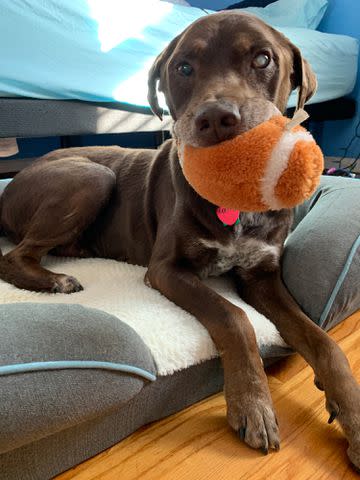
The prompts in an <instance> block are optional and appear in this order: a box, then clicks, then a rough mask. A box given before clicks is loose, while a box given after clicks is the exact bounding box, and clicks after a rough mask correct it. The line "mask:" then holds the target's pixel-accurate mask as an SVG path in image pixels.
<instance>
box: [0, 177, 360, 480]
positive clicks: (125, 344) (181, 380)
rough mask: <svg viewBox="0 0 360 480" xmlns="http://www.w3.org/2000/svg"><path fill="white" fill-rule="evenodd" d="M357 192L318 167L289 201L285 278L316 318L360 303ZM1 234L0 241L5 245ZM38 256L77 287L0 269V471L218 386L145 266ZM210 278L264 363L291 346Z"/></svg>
mask: <svg viewBox="0 0 360 480" xmlns="http://www.w3.org/2000/svg"><path fill="white" fill-rule="evenodd" d="M359 201H360V182H358V181H356V180H345V179H329V178H324V179H323V181H322V184H321V186H320V187H319V189H318V191H317V192H316V194H315V195H314V196H313V198H312V199H311V200H310V201H309V202H306V203H305V204H304V205H302V206H301V207H300V208H298V209H297V211H296V220H295V226H296V228H295V230H294V232H293V233H292V234H291V235H290V237H289V239H288V241H287V244H286V248H285V254H284V259H283V275H284V280H285V282H286V283H287V285H288V287H289V289H290V290H291V291H292V293H293V295H294V297H295V298H296V299H297V300H298V302H299V303H300V304H301V305H302V307H303V309H304V310H305V311H306V312H307V313H308V314H309V315H310V316H311V318H313V320H314V321H316V322H317V323H319V324H320V325H321V326H323V327H324V328H330V327H331V326H333V325H334V324H336V323H337V322H339V321H340V320H341V319H343V318H344V317H346V316H347V315H350V314H351V313H352V312H353V311H355V310H357V309H358V308H359V307H360V289H359V284H358V279H359V274H360V255H359V250H360V248H359V247H360V240H359V239H360V236H359V232H360V213H359V210H358V208H357V205H358V204H359ZM349 218H351V221H349ZM340 232H341V233H340ZM0 243H1V246H2V250H3V253H4V252H6V251H7V250H8V249H9V248H11V245H10V244H9V243H8V241H7V240H5V239H2V240H1V242H0ZM329 245H331V246H332V249H331V262H330V261H329V258H330V255H329V251H330V250H329ZM43 264H44V265H45V266H47V267H48V268H50V269H52V270H54V271H57V272H63V273H68V274H71V275H74V276H76V277H77V278H78V279H79V281H80V282H81V283H82V284H83V286H84V291H82V292H78V293H75V294H71V295H62V294H52V295H50V294H44V293H33V292H28V291H24V290H19V289H17V288H15V287H14V286H12V285H9V284H7V283H5V282H2V281H0V304H1V305H0V336H1V338H2V342H1V344H0V472H1V479H2V480H14V479H19V480H20V479H21V480H40V479H41V480H44V479H48V478H51V477H53V476H54V475H56V474H57V473H60V472H61V471H64V470H66V469H68V468H70V467H72V466H74V465H76V464H78V463H80V462H81V461H83V460H85V459H86V458H89V457H91V456H93V455H95V454H96V453H98V452H100V451H102V450H104V449H105V448H108V447H110V446H111V445H113V444H114V443H116V442H118V441H120V440H121V439H122V438H125V437H126V436H127V435H129V434H130V433H132V432H133V431H135V430H136V429H137V428H139V427H140V426H142V425H144V424H146V423H149V422H151V421H154V420H157V419H160V418H163V417H164V416H167V415H169V414H171V413H174V412H176V411H178V410H180V409H182V408H184V407H186V406H188V405H191V404H192V403H194V402H196V401H198V400H200V399H202V398H204V397H206V396H208V395H211V394H213V393H215V392H218V391H219V390H221V388H222V382H223V378H222V370H221V366H220V361H219V359H218V358H217V352H216V349H215V347H214V345H213V343H212V340H211V338H210V337H209V335H208V333H207V331H206V330H205V329H204V328H203V327H202V326H201V325H200V324H199V322H197V321H196V319H195V318H194V317H192V316H191V315H189V314H188V313H186V312H184V311H183V310H182V309H180V308H179V307H177V306H175V305H174V304H172V303H171V302H169V301H168V300H167V299H166V298H164V297H163V296H161V295H160V293H158V292H157V291H155V290H153V289H151V288H149V287H147V286H145V285H144V283H143V277H144V273H145V269H144V268H141V267H137V266H131V265H128V264H124V263H119V262H116V261H113V260H103V259H69V258H56V257H47V258H45V259H44V262H43ZM208 282H209V285H211V286H212V287H213V288H215V289H216V290H217V291H218V292H219V293H220V294H222V295H224V296H225V297H226V298H228V299H229V300H230V301H232V302H234V303H236V304H237V305H239V306H241V308H243V309H244V310H245V311H246V312H247V313H248V316H249V318H250V320H251V322H252V324H253V326H254V329H255V332H256V337H257V341H258V345H259V350H260V353H261V355H262V357H263V358H264V361H265V364H266V363H267V362H269V361H273V360H274V358H278V357H279V356H281V355H285V354H289V353H290V352H291V350H290V349H289V348H288V347H287V346H286V345H285V343H284V342H283V340H282V338H281V337H280V335H279V333H278V332H277V330H276V329H275V327H274V326H273V325H272V324H271V323H270V322H269V321H268V320H267V319H266V318H265V317H263V316H262V315H260V314H259V313H258V312H256V311H255V310H254V309H252V308H251V307H249V306H247V305H246V304H244V303H243V302H242V301H241V300H240V299H239V298H238V297H237V295H236V292H235V290H234V289H233V287H232V285H231V284H229V282H228V281H227V280H226V279H211V280H209V281H208ZM290 320H291V319H290ZM289 328H291V326H290V322H289Z"/></svg>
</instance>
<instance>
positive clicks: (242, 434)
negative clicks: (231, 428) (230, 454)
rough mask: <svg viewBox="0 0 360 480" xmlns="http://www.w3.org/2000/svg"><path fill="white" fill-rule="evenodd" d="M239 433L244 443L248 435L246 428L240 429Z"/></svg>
mask: <svg viewBox="0 0 360 480" xmlns="http://www.w3.org/2000/svg"><path fill="white" fill-rule="evenodd" d="M238 433H239V437H240V440H243V441H244V440H245V435H246V427H243V428H240V430H239V432H238Z"/></svg>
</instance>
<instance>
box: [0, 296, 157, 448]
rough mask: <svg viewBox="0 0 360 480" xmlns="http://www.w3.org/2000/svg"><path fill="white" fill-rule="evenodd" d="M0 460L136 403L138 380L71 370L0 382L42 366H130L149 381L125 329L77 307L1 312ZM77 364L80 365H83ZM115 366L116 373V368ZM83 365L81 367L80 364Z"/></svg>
mask: <svg viewBox="0 0 360 480" xmlns="http://www.w3.org/2000/svg"><path fill="white" fill-rule="evenodd" d="M0 338H1V343H0V432H1V434H0V452H1V453H3V452H6V451H8V450H11V449H14V448H16V447H19V446H21V445H24V444H26V443H29V442H33V441H34V440H38V439H40V438H42V437H44V436H48V435H51V434H54V433H55V432H58V431H60V430H63V429H66V428H69V427H72V426H74V425H76V424H78V423H82V422H84V421H88V420H90V419H92V418H95V417H96V416H98V415H104V414H106V413H107V412H109V411H111V410H113V409H114V408H119V407H120V406H121V405H123V404H125V403H126V402H128V401H129V400H130V399H131V398H133V397H134V396H135V395H137V394H138V393H139V392H140V390H141V389H142V388H143V386H144V385H146V384H147V383H149V380H147V379H146V378H144V376H143V375H141V374H140V375H137V374H133V373H126V372H122V371H118V370H104V369H101V368H91V369H82V368H73V369H61V370H45V371H38V368H37V367H36V365H35V368H34V371H31V372H25V373H15V374H11V375H1V373H2V369H4V366H8V365H14V364H17V365H18V366H19V367H18V369H19V370H20V372H21V367H22V366H23V364H28V363H29V362H31V363H32V364H33V362H47V361H63V360H66V361H75V360H76V361H80V364H79V365H80V366H84V361H89V360H90V361H97V362H106V365H107V366H109V368H111V366H112V365H113V366H114V367H116V366H119V365H120V366H121V365H123V364H126V365H129V366H135V367H137V368H139V369H141V370H140V373H141V372H142V371H144V375H145V376H146V374H147V373H148V374H150V376H154V374H155V373H156V367H155V365H154V361H153V358H152V356H151V354H150V352H149V349H148V347H147V346H146V345H145V344H144V342H143V341H142V340H141V338H140V337H139V336H138V334H137V333H136V332H135V331H134V330H133V329H132V328H130V327H129V326H128V325H126V324H124V323H123V322H121V321H119V319H118V318H115V317H113V316H112V315H109V314H107V313H104V312H101V311H98V310H95V309H90V308H84V307H81V306H79V305H65V306H64V305H51V304H50V305H46V306H45V305H40V304H26V303H22V304H9V305H0ZM81 362H82V363H81ZM114 364H115V365H114ZM85 365H86V364H85Z"/></svg>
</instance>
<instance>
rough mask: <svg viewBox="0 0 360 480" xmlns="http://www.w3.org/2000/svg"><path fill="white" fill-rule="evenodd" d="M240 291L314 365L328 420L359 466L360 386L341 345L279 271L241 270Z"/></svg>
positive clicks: (352, 460)
mask: <svg viewBox="0 0 360 480" xmlns="http://www.w3.org/2000/svg"><path fill="white" fill-rule="evenodd" d="M238 278H239V281H238V287H239V293H240V295H241V297H242V298H243V299H244V300H245V301H246V302H248V303H249V304H250V305H252V306H253V307H255V308H256V309H257V310H258V311H259V312H261V313H263V314H264V315H266V316H267V317H268V318H269V319H270V320H271V321H272V322H273V323H274V324H275V325H276V327H277V328H278V330H279V332H280V334H281V336H282V337H283V339H284V340H285V341H286V343H287V344H288V345H290V346H291V347H292V348H293V349H295V350H296V351H297V352H299V353H300V354H301V355H302V356H303V357H304V358H305V360H306V361H307V362H308V363H309V364H310V365H311V366H312V368H313V369H314V372H315V381H316V385H317V386H318V388H320V389H321V390H324V391H325V395H326V409H327V410H328V412H329V414H330V418H329V423H331V422H332V421H333V420H334V419H335V418H337V420H338V421H339V423H340V425H341V427H342V429H343V431H344V433H345V435H346V437H347V439H348V441H349V449H348V456H349V458H350V460H351V462H352V463H353V464H354V465H355V466H356V467H357V468H360V387H359V385H358V383H357V382H356V380H355V378H354V377H353V375H352V373H351V370H350V367H349V362H348V361H347V358H346V357H345V355H344V353H343V352H342V350H341V349H340V347H339V346H338V345H337V344H336V343H335V342H334V341H333V340H332V339H331V338H330V337H329V336H328V335H327V334H326V333H325V332H324V331H323V330H321V328H320V327H318V326H317V325H316V324H315V323H313V322H312V321H311V320H310V319H309V318H308V317H307V316H306V315H305V314H304V313H303V312H302V311H301V309H300V307H299V306H298V304H297V303H296V302H295V300H294V299H293V298H292V296H291V295H290V293H289V292H288V290H287V289H286V287H285V285H284V284H283V282H282V280H281V276H280V272H279V271H275V272H267V273H266V272H252V273H251V272H241V271H239V277H238Z"/></svg>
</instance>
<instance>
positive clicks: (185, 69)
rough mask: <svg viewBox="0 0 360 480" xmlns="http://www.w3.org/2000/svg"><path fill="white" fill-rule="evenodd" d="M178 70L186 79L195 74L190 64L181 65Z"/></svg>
mask: <svg viewBox="0 0 360 480" xmlns="http://www.w3.org/2000/svg"><path fill="white" fill-rule="evenodd" d="M176 70H177V71H178V72H179V73H181V75H184V76H185V77H190V75H191V74H192V73H193V71H194V69H193V67H192V66H191V65H189V64H188V63H185V62H184V63H180V65H178V66H177V68H176Z"/></svg>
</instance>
